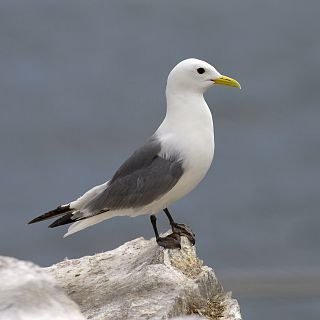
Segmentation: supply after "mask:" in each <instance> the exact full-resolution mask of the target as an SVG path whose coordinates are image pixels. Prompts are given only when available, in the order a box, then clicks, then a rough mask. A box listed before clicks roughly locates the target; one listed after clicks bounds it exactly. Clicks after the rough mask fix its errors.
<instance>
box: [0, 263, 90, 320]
mask: <svg viewBox="0 0 320 320" xmlns="http://www.w3.org/2000/svg"><path fill="white" fill-rule="evenodd" d="M0 283H1V285H0V319H1V320H84V319H85V318H84V316H83V315H81V313H80V310H79V307H78V306H77V305H76V304H75V303H74V302H73V301H72V300H71V299H70V298H69V297H68V296H67V295H66V294H65V292H64V291H63V290H62V289H61V288H60V287H58V286H57V284H56V281H55V280H54V279H53V277H52V276H51V275H50V274H49V273H48V272H47V271H45V270H43V269H41V268H40V267H38V266H36V265H35V264H33V263H31V262H26V261H21V260H17V259H15V258H10V257H0Z"/></svg>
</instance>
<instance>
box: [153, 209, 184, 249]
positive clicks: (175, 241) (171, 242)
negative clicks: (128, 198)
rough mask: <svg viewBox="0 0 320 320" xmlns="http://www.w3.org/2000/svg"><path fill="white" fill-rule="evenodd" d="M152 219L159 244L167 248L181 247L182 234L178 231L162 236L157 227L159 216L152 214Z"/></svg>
mask: <svg viewBox="0 0 320 320" xmlns="http://www.w3.org/2000/svg"><path fill="white" fill-rule="evenodd" d="M150 220H151V224H152V227H153V231H154V234H155V236H156V240H157V243H158V245H159V246H161V247H164V248H165V249H176V248H178V249H181V245H180V235H179V234H178V233H174V232H173V233H171V234H169V235H168V236H166V237H160V236H159V232H158V228H157V217H156V216H155V215H151V216H150Z"/></svg>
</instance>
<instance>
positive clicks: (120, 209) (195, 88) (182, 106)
mask: <svg viewBox="0 0 320 320" xmlns="http://www.w3.org/2000/svg"><path fill="white" fill-rule="evenodd" d="M215 85H225V86H230V87H235V88H239V89H240V88H241V87H240V84H239V83H238V82H237V81H236V80H235V79H232V78H230V77H227V76H224V75H221V74H220V73H219V72H218V71H217V70H216V69H215V68H214V67H213V66H212V65H210V64H208V63H207V62H205V61H202V60H198V59H194V58H191V59H186V60H183V61H181V62H180V63H178V64H177V65H176V66H175V67H174V68H173V69H172V71H171V72H170V74H169V76H168V79H167V86H166V98H167V112H166V115H165V118H164V120H163V121H162V123H161V125H160V126H159V128H158V129H157V130H156V132H155V133H154V134H153V135H152V136H151V137H150V138H149V139H148V140H147V141H146V142H145V144H144V145H142V146H141V147H140V148H138V149H137V150H136V151H135V152H134V153H133V154H132V155H131V156H130V157H129V158H128V159H127V160H126V161H125V162H124V163H123V164H122V165H121V166H120V168H119V169H118V170H117V171H116V172H115V173H114V175H113V176H112V178H111V179H110V180H108V181H107V182H105V183H103V184H101V185H98V186H95V187H94V188H92V189H90V190H89V191H87V192H86V193H85V194H84V195H82V196H81V197H80V198H78V199H77V200H75V201H72V202H70V203H67V204H64V205H60V206H58V207H57V208H56V209H54V210H51V211H49V212H46V213H44V214H42V215H41V216H38V217H36V218H34V219H33V220H31V221H30V222H29V224H31V223H35V222H38V221H43V220H47V219H51V218H58V219H57V220H55V221H54V222H53V223H52V224H50V225H49V227H50V228H54V227H58V226H62V225H65V224H71V225H70V226H69V229H68V232H67V233H66V234H65V235H64V237H66V236H69V235H71V234H73V233H75V232H78V231H80V230H83V229H85V228H87V227H89V226H92V225H94V224H97V223H99V222H101V221H103V220H106V219H110V218H112V217H115V216H130V217H135V216H139V215H144V214H150V220H151V224H152V227H153V230H154V233H155V237H156V241H157V243H158V245H159V246H162V247H164V248H166V249H173V248H181V244H180V240H181V239H180V237H181V236H186V237H187V238H188V239H189V240H190V242H191V243H192V244H193V245H194V244H195V235H194V233H193V232H192V230H191V228H190V227H189V226H187V225H185V224H180V223H177V222H175V221H174V219H173V217H172V215H171V214H170V212H169V210H168V207H169V206H170V205H171V204H172V203H174V202H175V201H177V200H179V199H181V198H182V197H184V196H185V195H186V194H188V193H189V192H190V191H191V190H193V189H194V188H195V187H196V186H197V185H198V184H199V182H200V181H201V180H202V179H203V178H204V177H205V175H206V174H207V172H208V170H209V167H210V165H211V163H212V160H213V155H214V131H213V120H212V115H211V112H210V109H209V107H208V105H207V103H206V101H205V99H204V97H203V94H204V93H205V91H206V90H207V89H209V88H211V87H213V86H215ZM161 211H164V213H165V214H166V216H167V218H168V220H169V223H170V226H171V229H172V233H171V234H169V235H167V236H165V237H161V236H160V235H159V232H158V229H157V218H156V214H157V213H159V212H161Z"/></svg>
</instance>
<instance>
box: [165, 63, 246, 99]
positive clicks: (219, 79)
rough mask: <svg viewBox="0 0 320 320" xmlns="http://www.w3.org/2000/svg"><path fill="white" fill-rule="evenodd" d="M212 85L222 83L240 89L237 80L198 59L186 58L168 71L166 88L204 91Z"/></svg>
mask: <svg viewBox="0 0 320 320" xmlns="http://www.w3.org/2000/svg"><path fill="white" fill-rule="evenodd" d="M214 85H224V86H229V87H235V88H239V89H241V86H240V84H239V82H238V81H236V80H235V79H232V78H230V77H227V76H224V75H222V74H220V73H219V72H218V71H217V70H216V69H215V68H214V67H213V66H212V65H210V64H209V63H207V62H205V61H202V60H198V59H193V58H191V59H186V60H183V61H181V62H180V63H178V64H177V65H176V66H175V67H174V68H173V69H172V71H171V72H170V74H169V76H168V81H167V90H179V89H181V90H188V91H195V92H200V93H204V92H205V91H206V90H207V89H209V88H210V87H212V86H214Z"/></svg>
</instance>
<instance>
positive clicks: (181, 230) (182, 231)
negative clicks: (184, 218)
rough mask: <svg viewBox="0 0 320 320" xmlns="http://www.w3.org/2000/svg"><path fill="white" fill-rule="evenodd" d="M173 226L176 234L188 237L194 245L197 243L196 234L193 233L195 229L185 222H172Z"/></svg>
mask: <svg viewBox="0 0 320 320" xmlns="http://www.w3.org/2000/svg"><path fill="white" fill-rule="evenodd" d="M171 227H172V231H173V233H174V234H178V235H179V236H185V237H187V238H188V240H189V241H190V242H191V243H192V245H193V246H194V245H195V243H196V238H195V234H194V233H193V231H192V230H191V228H190V227H189V226H187V225H186V224H183V223H176V222H174V223H172V224H171Z"/></svg>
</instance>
